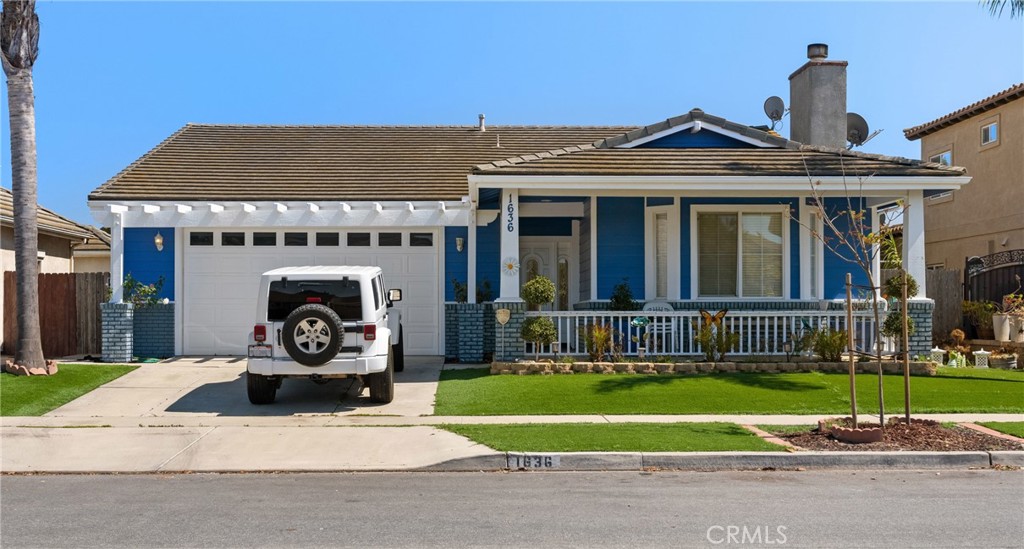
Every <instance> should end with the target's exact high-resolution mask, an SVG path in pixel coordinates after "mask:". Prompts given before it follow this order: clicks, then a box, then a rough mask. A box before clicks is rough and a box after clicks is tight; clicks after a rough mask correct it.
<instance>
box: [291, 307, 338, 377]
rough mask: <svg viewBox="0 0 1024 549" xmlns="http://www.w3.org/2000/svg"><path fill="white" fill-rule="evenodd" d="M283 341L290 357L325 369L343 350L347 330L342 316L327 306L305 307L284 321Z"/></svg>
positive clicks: (293, 312)
mask: <svg viewBox="0 0 1024 549" xmlns="http://www.w3.org/2000/svg"><path fill="white" fill-rule="evenodd" d="M281 332H282V333H281V339H282V340H283V341H282V343H284V350H285V351H287V352H288V356H290V357H292V360H294V361H295V362H298V363H299V364H304V365H306V366H322V365H324V364H327V363H328V362H330V360H331V359H332V358H334V357H335V356H337V354H338V351H340V350H341V344H342V341H343V340H344V339H345V328H344V327H343V326H342V324H341V317H339V316H338V313H335V312H334V311H333V310H331V308H330V307H326V306H324V305H316V304H311V305H303V306H301V307H299V308H298V309H295V310H294V311H292V313H291V314H290V315H288V318H286V319H285V321H284V329H282V330H281Z"/></svg>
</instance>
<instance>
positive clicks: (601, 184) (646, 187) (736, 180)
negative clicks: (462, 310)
mask: <svg viewBox="0 0 1024 549" xmlns="http://www.w3.org/2000/svg"><path fill="white" fill-rule="evenodd" d="M469 177H470V180H473V182H474V183H475V184H477V185H479V186H496V187H501V188H512V187H514V188H519V189H549V188H552V187H556V188H559V189H561V190H570V191H571V190H580V191H582V190H587V191H619V190H625V189H628V190H629V191H630V192H631V193H633V194H634V195H635V194H636V193H637V192H638V191H644V192H646V191H752V192H757V193H760V192H764V191H766V190H772V191H784V192H790V193H793V192H798V193H799V192H807V191H808V189H809V188H810V186H811V185H812V184H813V185H814V188H815V189H816V190H818V191H819V192H821V191H830V192H837V191H838V192H854V191H859V190H864V191H870V192H874V191H908V190H917V189H920V190H957V189H959V188H960V187H961V186H963V185H966V184H967V183H968V182H970V180H971V178H970V177H969V176H958V177H923V176H918V177H890V176H871V177H866V178H864V179H863V180H861V179H858V178H856V177H853V176H850V177H807V176H799V177H791V176H768V177H729V176H676V175H630V176H594V175H558V176H548V175H471V176H469Z"/></svg>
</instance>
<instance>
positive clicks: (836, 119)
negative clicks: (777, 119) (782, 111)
mask: <svg viewBox="0 0 1024 549" xmlns="http://www.w3.org/2000/svg"><path fill="white" fill-rule="evenodd" d="M807 59H808V61H807V62H806V63H804V66H802V67H800V68H799V69H797V70H796V72H794V73H793V74H791V75H789V109H790V110H789V128H790V129H789V138H790V139H792V140H793V141H797V142H800V143H804V144H806V145H821V146H825V147H834V148H845V147H846V65H847V62H846V61H829V60H828V45H827V44H810V45H808V46H807Z"/></svg>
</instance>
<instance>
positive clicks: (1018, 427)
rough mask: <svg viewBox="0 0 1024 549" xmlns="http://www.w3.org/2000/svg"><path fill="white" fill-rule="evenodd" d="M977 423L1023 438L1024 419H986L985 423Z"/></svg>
mask: <svg viewBox="0 0 1024 549" xmlns="http://www.w3.org/2000/svg"><path fill="white" fill-rule="evenodd" d="M978 425H982V426H984V427H988V428H989V429H992V430H993V431H999V432H1000V433H1006V434H1008V435H1012V436H1015V437H1017V438H1024V421H986V422H985V423H978Z"/></svg>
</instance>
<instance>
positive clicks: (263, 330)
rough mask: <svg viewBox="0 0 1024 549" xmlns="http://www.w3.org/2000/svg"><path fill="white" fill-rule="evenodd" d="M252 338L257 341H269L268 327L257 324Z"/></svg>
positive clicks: (253, 329)
mask: <svg viewBox="0 0 1024 549" xmlns="http://www.w3.org/2000/svg"><path fill="white" fill-rule="evenodd" d="M252 338H253V339H255V340H256V341H266V340H267V327H266V326H264V325H263V324H257V325H255V326H253V328H252Z"/></svg>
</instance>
